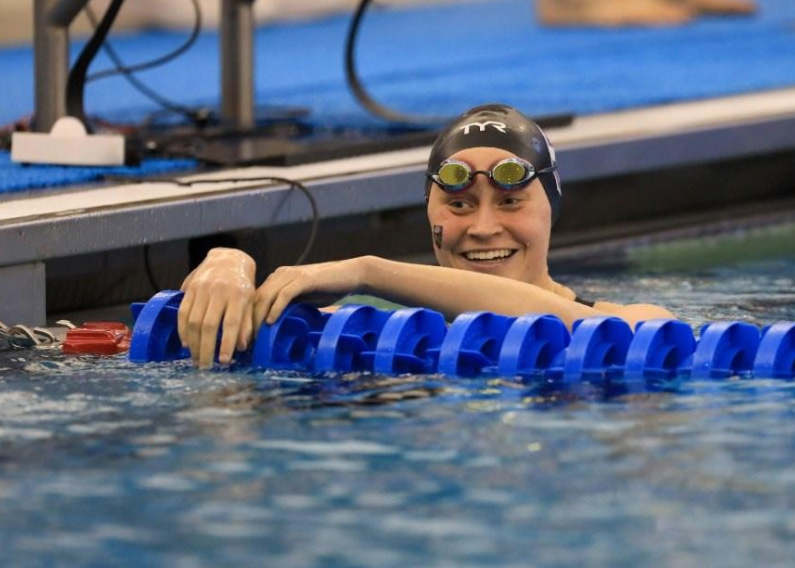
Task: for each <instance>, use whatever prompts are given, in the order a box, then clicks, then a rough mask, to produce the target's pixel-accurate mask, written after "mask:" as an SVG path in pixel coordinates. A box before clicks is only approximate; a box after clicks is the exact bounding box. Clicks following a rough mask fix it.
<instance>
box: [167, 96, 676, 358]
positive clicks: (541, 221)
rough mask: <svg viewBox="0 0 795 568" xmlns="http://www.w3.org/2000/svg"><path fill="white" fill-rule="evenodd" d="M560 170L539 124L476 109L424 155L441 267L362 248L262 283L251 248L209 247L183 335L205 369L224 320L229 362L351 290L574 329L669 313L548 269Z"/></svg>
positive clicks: (183, 314)
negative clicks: (605, 319) (599, 297)
mask: <svg viewBox="0 0 795 568" xmlns="http://www.w3.org/2000/svg"><path fill="white" fill-rule="evenodd" d="M556 169H557V164H556V162H555V152H554V150H553V148H552V146H551V145H550V143H549V141H548V139H547V137H546V136H545V134H544V133H543V132H542V131H541V130H540V129H539V127H538V126H537V125H536V124H535V123H534V122H532V121H531V120H529V119H527V118H526V117H525V116H524V115H523V114H521V113H520V112H519V111H517V110H516V109H514V108H512V107H509V106H505V105H497V104H492V105H485V106H480V107H476V108H473V109H471V110H469V111H468V112H466V113H464V114H463V115H461V116H460V117H459V118H458V119H456V120H455V121H454V122H453V123H452V124H451V125H450V126H449V127H448V128H447V129H446V130H445V131H444V132H443V133H442V134H440V135H439V137H438V138H437V140H436V142H435V144H434V146H433V148H432V150H431V156H430V159H429V162H428V179H427V182H426V188H425V195H426V200H427V202H428V220H429V222H430V225H431V230H432V236H433V249H434V252H435V254H436V259H437V261H438V263H439V266H426V265H419V264H410V263H405V262H396V261H392V260H386V259H383V258H378V257H375V256H363V257H358V258H351V259H347V260H341V261H335V262H325V263H321V264H310V265H305V266H285V267H281V268H278V269H277V270H275V271H274V272H273V273H271V274H270V276H268V278H267V279H266V280H265V282H264V283H263V284H262V285H261V286H260V287H259V288H258V289H257V288H255V283H254V274H255V263H254V260H253V259H252V258H251V257H250V256H248V255H247V254H245V253H244V252H242V251H239V250H234V249H214V250H212V251H210V253H209V254H208V255H207V258H206V259H205V260H204V261H203V262H202V263H201V264H200V265H199V266H198V267H197V268H196V269H195V270H194V271H193V272H192V273H191V274H190V275H189V276H188V277H187V278H186V280H185V282H184V283H183V285H182V290H183V291H184V292H185V298H184V300H183V302H182V305H181V307H180V310H179V334H180V337H181V338H182V341H183V344H184V345H185V346H187V347H189V348H190V350H191V353H192V354H193V357H194V360H195V361H197V363H198V364H199V366H201V367H207V366H209V365H211V364H212V358H213V354H214V352H215V344H216V338H217V333H218V328H219V326H220V325H221V323H222V322H223V326H224V331H223V337H222V340H221V347H220V351H219V360H220V361H221V362H222V363H227V362H229V361H230V359H231V356H232V352H233V350H234V349H235V347H237V349H241V350H242V349H245V348H246V347H247V346H248V345H249V344H250V342H251V338H252V334H253V331H254V330H255V329H257V328H258V327H259V325H260V323H261V322H263V321H265V322H267V323H273V322H274V321H276V319H277V318H278V317H279V315H280V314H281V313H282V311H283V310H284V308H285V307H286V306H287V305H288V304H289V303H290V302H292V301H294V300H297V299H301V300H310V301H311V300H315V301H319V300H320V299H321V298H322V299H323V300H326V301H329V300H332V301H333V299H335V298H340V297H342V296H345V295H346V294H350V293H354V292H356V293H366V294H373V295H377V296H380V297H383V298H386V299H389V300H392V301H395V302H397V303H400V304H404V305H410V306H425V307H429V308H432V309H435V310H438V311H440V312H442V313H443V314H444V315H445V317H446V318H447V319H448V320H452V319H454V318H455V317H456V316H457V315H459V314H461V313H463V312H468V311H480V310H483V311H491V312H497V313H502V314H506V315H521V314H525V313H531V312H540V313H552V314H555V315H557V316H558V317H560V318H561V319H562V320H563V321H564V322H565V323H566V324H567V325H568V326H569V327H571V324H572V323H573V322H574V321H575V320H577V319H580V318H586V317H593V316H600V315H610V316H617V317H619V318H622V319H624V320H626V321H627V322H628V323H630V324H632V325H634V324H635V323H636V322H639V321H643V320H648V319H654V318H672V317H674V316H673V315H672V314H671V313H670V312H669V311H667V310H665V309H663V308H661V307H659V306H653V305H648V304H632V305H620V304H614V303H611V302H604V301H598V302H587V301H584V300H581V299H580V298H578V297H577V295H576V294H575V293H574V292H573V291H572V290H571V289H570V288H568V287H566V286H564V285H562V284H560V283H558V282H555V281H554V280H553V279H552V278H551V277H550V275H549V271H548V268H547V254H548V251H549V239H550V231H551V228H552V224H553V222H554V221H555V219H556V217H557V215H558V212H559V209H560V199H561V189H560V181H559V177H558V175H557V171H556Z"/></svg>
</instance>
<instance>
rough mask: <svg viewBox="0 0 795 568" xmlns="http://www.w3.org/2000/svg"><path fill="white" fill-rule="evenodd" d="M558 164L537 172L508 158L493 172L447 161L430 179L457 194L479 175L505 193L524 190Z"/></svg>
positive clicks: (498, 164)
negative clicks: (485, 177) (486, 178)
mask: <svg viewBox="0 0 795 568" xmlns="http://www.w3.org/2000/svg"><path fill="white" fill-rule="evenodd" d="M557 167H558V165H557V164H552V165H551V166H549V167H547V168H544V169H541V170H536V168H535V166H533V164H531V163H530V162H528V161H526V160H522V159H521V158H507V159H505V160H500V161H499V162H497V163H496V164H494V166H493V167H492V168H491V170H475V171H472V168H471V167H470V166H469V164H467V163H466V162H460V161H458V160H445V161H444V162H442V163H441V164H439V167H438V168H437V169H436V171H435V172H433V173H432V172H428V177H429V178H430V179H432V180H433V181H434V182H436V184H438V185H439V187H441V188H442V189H443V190H445V191H450V192H456V191H463V190H465V189H466V188H468V187H469V186H470V185H472V183H473V181H474V179H475V176H476V175H477V174H483V175H484V176H487V177H488V178H489V179H490V180H491V183H492V185H494V186H496V187H497V188H499V189H502V190H505V191H513V190H517V189H522V188H523V187H524V186H526V185H527V184H528V183H530V182H531V181H533V180H534V179H535V178H536V177H538V176H539V175H541V174H546V173H549V172H553V171H555V170H556V169H557Z"/></svg>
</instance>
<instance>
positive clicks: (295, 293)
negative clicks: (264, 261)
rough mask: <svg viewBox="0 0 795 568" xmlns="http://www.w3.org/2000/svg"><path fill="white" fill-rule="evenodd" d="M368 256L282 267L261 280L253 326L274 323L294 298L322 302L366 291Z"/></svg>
mask: <svg viewBox="0 0 795 568" xmlns="http://www.w3.org/2000/svg"><path fill="white" fill-rule="evenodd" d="M366 262H367V257H359V258H350V259H347V260H340V261H334V262H323V263H320V264H307V265H304V266H282V267H280V268H277V269H276V270H275V271H273V272H272V273H271V274H270V276H268V278H267V279H266V280H265V282H263V283H262V286H260V287H259V289H258V290H257V293H256V298H255V300H254V328H256V329H259V326H260V325H261V324H262V323H263V322H265V323H267V324H273V323H275V322H276V320H277V319H279V316H280V315H281V314H282V312H283V311H284V309H285V308H286V307H287V305H288V304H289V303H290V302H292V301H294V300H297V301H302V302H311V303H314V304H319V305H327V304H331V303H333V302H335V301H337V300H339V299H340V298H342V297H344V296H346V295H348V294H351V293H354V292H362V291H364V284H365V278H364V273H365V265H366Z"/></svg>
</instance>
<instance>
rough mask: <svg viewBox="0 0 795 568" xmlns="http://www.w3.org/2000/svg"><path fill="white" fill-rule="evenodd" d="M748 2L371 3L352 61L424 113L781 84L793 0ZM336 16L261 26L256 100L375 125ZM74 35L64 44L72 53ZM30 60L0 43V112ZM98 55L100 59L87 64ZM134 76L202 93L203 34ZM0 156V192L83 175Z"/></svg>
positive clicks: (403, 105)
mask: <svg viewBox="0 0 795 568" xmlns="http://www.w3.org/2000/svg"><path fill="white" fill-rule="evenodd" d="M758 4H759V6H760V11H759V13H758V14H757V15H755V16H753V17H748V18H732V17H717V18H703V19H700V20H697V21H696V22H694V23H692V24H689V25H685V26H681V27H676V28H667V29H666V28H661V29H621V30H601V29H545V28H542V27H539V26H538V25H537V24H536V22H535V17H534V14H533V10H532V3H531V2H530V0H496V1H491V2H470V3H455V4H447V5H441V6H424V7H414V8H410V9H409V8H391V9H373V10H372V11H371V13H370V14H369V15H368V16H367V18H366V19H365V21H364V26H363V29H362V31H361V34H360V41H359V46H358V60H359V71H360V74H361V76H362V78H363V80H364V82H365V84H366V85H367V87H368V89H369V90H370V91H371V93H372V94H373V96H374V97H375V98H376V99H377V100H379V101H380V102H382V103H383V104H385V105H387V106H390V107H392V108H394V109H396V110H400V111H403V112H407V113H415V114H428V115H453V114H455V113H457V112H459V111H461V110H464V109H466V108H468V107H470V106H472V105H475V104H480V103H483V102H489V101H503V102H507V103H509V104H513V105H515V106H517V107H519V108H521V109H522V110H524V111H525V112H527V113H528V114H530V115H545V114H554V113H560V112H574V113H576V114H589V113H596V112H604V111H612V110H620V109H625V108H630V107H639V106H650V105H660V104H665V103H671V102H677V101H686V100H696V99H704V98H712V97H717V96H725V95H732V94H739V93H748V92H754V91H762V90H768V89H775V88H782V87H789V86H793V85H795V2H793V1H792V0H758ZM349 21H350V15H340V16H334V17H329V18H325V19H322V20H318V21H314V22H309V23H284V24H279V25H271V26H266V27H263V28H261V29H260V30H259V31H258V32H257V35H256V51H257V55H256V60H257V67H256V74H257V75H256V90H257V100H258V103H259V104H263V105H287V106H289V105H300V106H306V107H309V108H311V109H312V116H311V117H310V121H311V122H313V123H315V124H318V125H326V126H338V125H346V126H350V127H368V126H373V125H375V124H378V123H379V121H378V120H376V119H374V118H372V117H371V116H369V115H368V114H367V113H366V112H365V111H364V110H362V109H361V108H360V107H359V106H358V104H357V103H356V101H355V100H354V99H353V97H352V96H351V95H350V93H349V92H348V89H347V86H346V84H345V79H344V72H343V45H344V39H345V34H346V32H347V27H348V25H349ZM183 38H184V33H171V32H146V33H140V34H135V35H128V36H121V37H117V38H114V40H113V41H114V45H115V47H116V48H117V50H118V51H119V52H120V53H121V54H122V57H123V58H124V59H125V60H126V61H127V62H128V63H134V62H138V61H143V60H148V59H150V58H153V57H157V56H159V55H161V54H163V53H165V52H167V51H169V50H170V49H172V48H173V47H175V46H176V45H177V44H179V43H180V42H181V41H182V39H183ZM80 47H81V46H80V45H75V46H74V56H76V53H77V52H78V50H79V48H80ZM32 62H33V54H32V52H31V50H30V49H29V48H14V49H5V50H2V51H0V69H2V74H1V75H0V88H2V92H3V93H4V96H3V100H2V104H1V105H0V124H2V123H8V122H11V121H13V120H15V119H18V118H20V117H22V116H25V115H28V114H30V113H31V112H32V106H33V102H32V101H33V78H32V68H33V63H32ZM108 64H109V63H108V61H107V60H106V59H104V58H100V59H99V60H98V61H97V62H96V63H95V64H94V67H93V69H94V70H97V69H100V68H103V67H106V66H107V65H108ZM140 77H141V78H142V79H143V80H145V81H146V82H147V84H148V85H150V86H151V87H153V88H154V89H156V90H157V91H158V92H161V93H162V94H164V95H165V96H168V97H170V98H172V99H175V100H177V101H180V102H181V103H182V104H186V105H214V104H216V103H217V100H218V97H219V79H218V77H219V68H218V36H217V34H216V33H211V32H206V33H204V34H203V35H202V36H201V37H200V39H199V41H198V42H197V44H196V45H195V46H194V48H193V49H192V50H191V51H189V52H188V53H187V54H185V55H184V56H183V57H181V58H180V59H178V60H177V61H175V62H174V63H172V64H170V65H168V66H166V67H163V68H160V69H155V70H152V71H147V72H144V73H142V74H140ZM86 109H87V111H88V112H89V114H91V115H95V116H100V117H102V118H105V119H108V120H114V121H140V120H142V119H143V118H144V117H146V116H147V115H148V114H150V113H152V112H153V111H156V110H157V107H155V106H154V105H153V104H151V103H149V101H148V100H147V99H144V98H143V97H142V96H141V95H139V94H138V93H137V92H136V91H134V90H133V89H132V88H131V87H129V86H128V85H127V83H126V82H124V81H123V80H122V79H118V78H116V79H110V80H106V81H101V82H98V83H95V84H91V85H90V87H89V89H88V92H87V96H86ZM0 156H2V157H0V192H8V191H18V190H20V189H23V188H27V189H32V188H38V187H45V186H48V187H52V186H56V185H63V184H72V183H80V182H87V181H91V180H93V179H96V176H97V173H96V168H90V169H84V168H39V167H28V168H21V167H19V166H16V165H13V164H10V163H9V161H8V159H7V154H5V155H0ZM185 166H186V164H185V162H183V161H179V163H176V164H173V167H177V168H180V169H182V168H184V167H185ZM171 167H172V165H171V164H170V162H169V161H158V162H152V161H147V162H145V163H144V164H143V165H142V166H141V168H138V169H136V170H134V173H137V174H146V173H153V172H154V171H157V172H162V171H164V170H166V169H169V168H171ZM23 170H24V171H23ZM25 180H27V181H25ZM44 180H46V182H45V181H44Z"/></svg>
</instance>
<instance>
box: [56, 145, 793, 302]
mask: <svg viewBox="0 0 795 568" xmlns="http://www.w3.org/2000/svg"><path fill="white" fill-rule="evenodd" d="M793 180H795V153H786V154H776V155H766V156H760V157H755V158H747V159H744V160H737V161H731V162H720V163H714V164H702V165H697V166H692V167H688V168H677V169H669V170H661V171H654V172H646V173H643V174H634V175H626V176H620V177H614V178H604V179H599V180H594V181H588V182H573V183H565V181H564V208H563V213H562V214H561V217H560V219H559V220H558V222H557V224H556V226H555V228H554V231H553V237H552V244H551V247H552V250H551V253H550V265H551V270H552V272H553V273H555V272H557V271H560V270H565V271H567V272H571V271H576V269H577V268H578V267H580V268H588V267H594V266H598V267H601V268H611V267H612V268H616V269H623V268H627V267H628V266H631V265H632V264H637V263H636V262H635V261H634V260H633V258H635V259H636V258H637V256H635V257H633V255H631V254H628V251H630V250H631V249H636V248H637V247H638V246H639V245H642V244H644V243H648V242H659V241H660V240H670V239H673V238H681V237H687V238H690V239H695V240H698V239H699V238H700V237H702V236H708V235H714V234H720V233H732V232H736V231H738V230H744V229H746V228H748V227H754V226H756V227H760V226H769V225H773V224H781V223H787V222H789V221H792V220H793V219H795V197H793V184H795V182H793ZM418 191H419V189H418ZM640 191H642V192H643V195H644V196H649V197H645V198H643V199H639V198H638V197H637V196H638V192H640ZM650 200H651V203H650ZM309 230H310V226H309V223H303V224H297V225H290V226H283V227H273V228H270V229H261V230H249V231H239V232H235V233H225V234H222V235H211V236H208V237H203V238H200V239H193V240H192V241H174V242H168V243H158V244H154V245H150V247H149V248H148V250H147V251H146V252H145V251H144V249H143V248H140V247H139V248H131V249H126V250H120V251H112V252H109V253H103V254H89V255H84V256H81V257H70V258H64V259H56V260H52V261H48V262H47V306H48V309H49V311H50V313H51V314H56V313H61V312H68V311H71V310H82V309H87V308H97V307H102V306H113V305H118V304H125V303H129V302H132V301H139V300H142V299H146V298H148V297H149V296H151V295H152V294H153V293H154V292H156V291H159V290H163V289H168V288H179V286H180V284H181V282H182V280H183V279H184V277H185V276H186V275H187V274H188V272H189V271H190V269H191V266H195V265H196V264H197V263H198V262H200V260H201V259H202V258H203V257H204V254H205V253H206V251H207V250H209V249H210V248H212V247H213V246H236V247H239V248H241V249H243V250H245V251H247V252H249V253H250V254H251V255H252V256H254V258H255V259H256V260H257V264H258V275H257V280H258V281H262V280H263V279H264V278H265V276H267V274H268V273H269V272H270V271H271V270H273V269H274V268H275V267H277V266H281V265H285V264H292V263H294V262H295V259H296V258H297V256H298V255H299V253H300V251H301V250H303V248H304V246H305V244H306V240H307V237H308V235H309ZM691 252H692V251H691ZM779 253H780V251H779V250H778V249H776V248H775V247H773V250H768V251H766V250H765V249H764V248H760V247H757V248H753V249H751V250H750V252H749V253H748V254H760V255H765V254H768V255H769V254H773V255H775V254H779ZM365 254H375V255H378V256H383V257H387V258H394V259H402V260H408V261H412V262H424V263H433V262H435V261H434V258H433V253H432V248H431V236H430V231H429V228H428V221H427V218H426V214H425V208H424V207H412V208H407V209H400V210H393V211H385V212H380V213H373V214H368V215H357V216H349V217H339V218H335V219H325V220H323V221H321V222H320V225H319V230H318V237H317V241H316V243H315V246H314V247H313V249H312V252H311V254H310V255H309V257H308V259H307V262H321V261H327V260H335V259H343V258H350V257H352V256H359V255H365ZM146 257H148V260H149V263H150V267H151V273H152V276H153V278H154V280H155V284H156V285H157V289H155V287H154V286H153V285H152V283H151V282H150V279H149V278H148V277H147V274H146V267H145V266H146V265H145V258H146ZM716 258H722V259H723V260H727V259H726V258H725V256H724V257H716ZM647 260H648V259H647ZM728 260H732V259H731V258H729V259H728ZM667 266H670V268H675V266H672V265H666V264H665V263H663V264H661V265H660V266H653V265H649V263H648V262H646V263H645V264H644V268H647V269H655V268H656V269H659V268H662V269H665V268H666V267H667Z"/></svg>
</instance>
